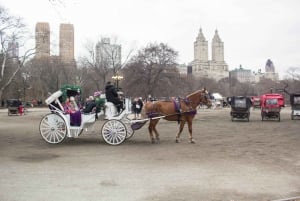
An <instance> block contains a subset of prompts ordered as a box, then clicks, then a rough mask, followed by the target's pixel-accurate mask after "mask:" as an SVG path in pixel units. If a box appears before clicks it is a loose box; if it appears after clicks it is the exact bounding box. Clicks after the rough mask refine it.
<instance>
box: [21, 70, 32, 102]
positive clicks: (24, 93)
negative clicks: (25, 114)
mask: <svg viewBox="0 0 300 201" xmlns="http://www.w3.org/2000/svg"><path fill="white" fill-rule="evenodd" d="M29 77H30V75H29V74H28V73H22V78H23V95H24V102H25V97H26V80H27V79H28V78H29Z"/></svg>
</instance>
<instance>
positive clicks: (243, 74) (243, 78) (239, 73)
mask: <svg viewBox="0 0 300 201" xmlns="http://www.w3.org/2000/svg"><path fill="white" fill-rule="evenodd" d="M229 79H230V80H232V79H236V80H238V81H239V82H244V83H245V82H248V83H253V82H255V80H254V75H253V73H252V71H251V70H248V69H244V68H243V67H242V65H240V67H239V68H236V69H234V70H232V71H230V72H229Z"/></svg>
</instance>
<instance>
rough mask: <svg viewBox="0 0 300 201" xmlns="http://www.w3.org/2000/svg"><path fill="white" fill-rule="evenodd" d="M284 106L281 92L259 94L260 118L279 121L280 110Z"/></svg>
mask: <svg viewBox="0 0 300 201" xmlns="http://www.w3.org/2000/svg"><path fill="white" fill-rule="evenodd" d="M281 107H284V98H283V96H282V95H281V94H264V95H262V96H261V120H262V121H264V120H266V119H277V120H278V121H280V110H281Z"/></svg>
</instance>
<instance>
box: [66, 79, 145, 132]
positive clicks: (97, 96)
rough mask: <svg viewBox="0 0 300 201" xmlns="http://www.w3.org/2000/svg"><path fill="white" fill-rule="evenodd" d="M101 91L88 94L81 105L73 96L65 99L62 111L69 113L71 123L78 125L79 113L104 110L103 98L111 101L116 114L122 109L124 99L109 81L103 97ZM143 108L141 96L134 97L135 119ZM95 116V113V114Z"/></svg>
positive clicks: (138, 117)
mask: <svg viewBox="0 0 300 201" xmlns="http://www.w3.org/2000/svg"><path fill="white" fill-rule="evenodd" d="M101 94H102V92H101V91H96V92H94V94H93V96H89V97H88V98H87V99H86V100H85V103H84V105H83V106H80V105H79V103H78V101H76V100H75V97H73V96H71V97H68V98H67V99H66V101H65V105H64V111H65V113H67V114H70V121H71V124H72V125H75V126H80V124H81V113H91V112H95V113H96V114H97V113H99V112H100V111H101V110H102V109H103V110H104V104H105V98H106V101H107V102H112V103H113V104H114V105H115V106H116V108H117V113H118V115H119V114H120V113H122V112H123V111H124V109H125V108H124V100H121V98H120V95H119V94H118V91H117V89H116V88H115V87H114V85H113V84H112V83H111V82H107V83H106V86H105V98H101ZM142 108H143V100H142V98H141V97H136V98H135V99H134V100H133V102H132V112H133V113H134V115H135V119H140V118H141V110H142ZM96 118H98V117H97V115H96Z"/></svg>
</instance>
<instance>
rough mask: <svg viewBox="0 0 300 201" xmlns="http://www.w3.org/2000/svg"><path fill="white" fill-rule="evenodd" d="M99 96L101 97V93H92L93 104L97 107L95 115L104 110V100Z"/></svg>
mask: <svg viewBox="0 0 300 201" xmlns="http://www.w3.org/2000/svg"><path fill="white" fill-rule="evenodd" d="M101 95H102V92H101V91H96V92H95V93H94V98H95V103H96V106H97V110H96V112H97V113H98V112H100V111H101V110H104V104H105V98H103V97H102V96H101Z"/></svg>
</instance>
